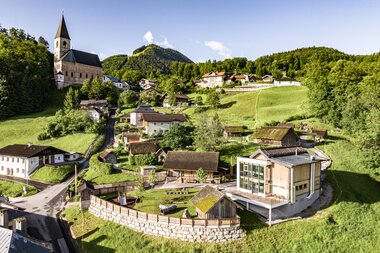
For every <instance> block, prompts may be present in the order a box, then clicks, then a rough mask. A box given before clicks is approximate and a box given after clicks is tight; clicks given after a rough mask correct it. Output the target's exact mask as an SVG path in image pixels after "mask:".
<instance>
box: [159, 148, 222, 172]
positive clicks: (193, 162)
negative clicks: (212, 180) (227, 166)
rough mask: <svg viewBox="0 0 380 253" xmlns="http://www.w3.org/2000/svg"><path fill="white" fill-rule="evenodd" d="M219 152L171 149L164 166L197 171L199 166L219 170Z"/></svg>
mask: <svg viewBox="0 0 380 253" xmlns="http://www.w3.org/2000/svg"><path fill="white" fill-rule="evenodd" d="M218 165H219V152H194V151H169V152H168V154H167V156H166V159H165V162H164V165H163V168H164V169H173V170H189V171H196V170H198V169H199V168H202V169H204V170H205V171H209V172H217V171H218Z"/></svg>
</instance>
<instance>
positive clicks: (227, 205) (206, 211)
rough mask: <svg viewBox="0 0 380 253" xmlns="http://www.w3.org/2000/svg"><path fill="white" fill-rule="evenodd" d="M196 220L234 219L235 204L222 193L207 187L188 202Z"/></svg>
mask: <svg viewBox="0 0 380 253" xmlns="http://www.w3.org/2000/svg"><path fill="white" fill-rule="evenodd" d="M190 201H191V202H192V203H193V205H194V206H195V210H196V211H197V215H198V218H201V219H224V218H232V217H236V204H235V203H234V202H233V201H232V200H231V199H230V198H229V197H227V196H226V195H225V194H224V193H222V192H220V191H218V190H216V189H215V188H213V187H211V186H209V185H207V186H206V187H204V188H203V189H202V190H201V191H200V192H198V194H197V195H195V196H194V197H193V198H192V199H191V200H190Z"/></svg>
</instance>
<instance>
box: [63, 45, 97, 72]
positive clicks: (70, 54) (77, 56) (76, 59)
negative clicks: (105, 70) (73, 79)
mask: <svg viewBox="0 0 380 253" xmlns="http://www.w3.org/2000/svg"><path fill="white" fill-rule="evenodd" d="M62 61H67V62H73V63H80V64H84V65H89V66H94V67H99V68H101V67H102V64H101V63H100V60H99V56H98V55H97V54H91V53H87V52H83V51H79V50H75V49H70V50H69V51H67V53H66V54H64V55H63V56H62Z"/></svg>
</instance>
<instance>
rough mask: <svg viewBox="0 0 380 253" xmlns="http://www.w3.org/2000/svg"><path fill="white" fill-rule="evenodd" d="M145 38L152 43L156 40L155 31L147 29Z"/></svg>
mask: <svg viewBox="0 0 380 253" xmlns="http://www.w3.org/2000/svg"><path fill="white" fill-rule="evenodd" d="M144 40H146V41H147V42H148V43H149V44H152V43H153V42H154V37H153V33H152V32H151V31H147V32H146V33H145V34H144Z"/></svg>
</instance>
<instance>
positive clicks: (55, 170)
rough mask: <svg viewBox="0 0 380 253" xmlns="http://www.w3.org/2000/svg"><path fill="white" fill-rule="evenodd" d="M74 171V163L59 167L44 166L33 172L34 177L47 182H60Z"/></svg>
mask: <svg viewBox="0 0 380 253" xmlns="http://www.w3.org/2000/svg"><path fill="white" fill-rule="evenodd" d="M73 173H74V165H63V166H57V167H51V166H44V167H42V168H39V169H38V170H37V171H36V172H35V173H33V175H32V179H37V180H40V181H43V182H46V183H59V182H62V181H63V180H65V179H66V178H67V177H68V176H70V175H71V174H73Z"/></svg>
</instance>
